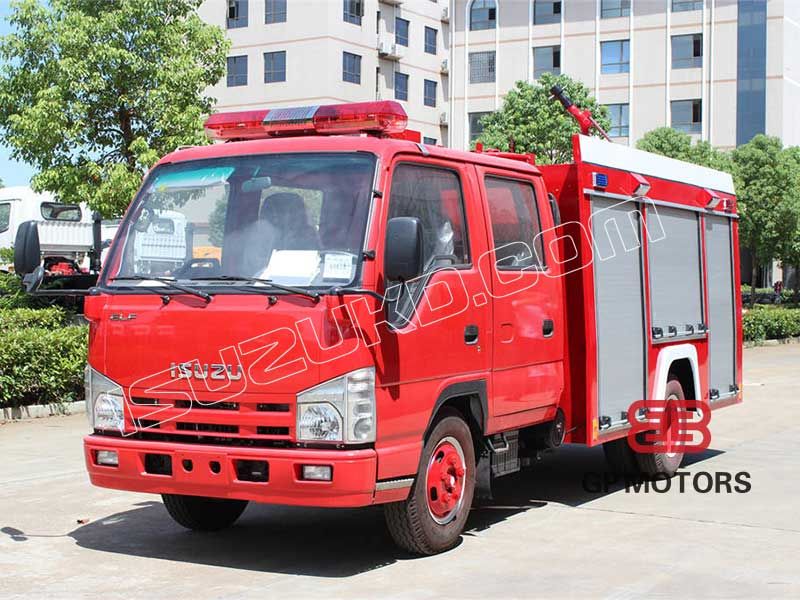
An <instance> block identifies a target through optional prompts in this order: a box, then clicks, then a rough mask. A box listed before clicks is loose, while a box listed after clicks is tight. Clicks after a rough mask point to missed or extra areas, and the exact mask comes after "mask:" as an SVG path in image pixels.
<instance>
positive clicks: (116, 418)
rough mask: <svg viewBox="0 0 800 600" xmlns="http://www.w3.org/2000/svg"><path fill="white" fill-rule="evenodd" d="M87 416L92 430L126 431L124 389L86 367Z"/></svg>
mask: <svg viewBox="0 0 800 600" xmlns="http://www.w3.org/2000/svg"><path fill="white" fill-rule="evenodd" d="M84 384H85V386H86V415H87V416H88V418H89V425H90V426H91V427H92V429H103V430H110V431H119V432H120V433H123V432H124V430H125V416H124V415H125V412H124V404H125V403H124V399H123V396H122V387H121V386H120V385H118V384H116V383H114V382H113V381H111V380H110V379H109V378H108V377H106V376H105V375H101V374H100V373H98V372H97V371H95V370H94V369H93V368H92V367H91V366H89V365H87V366H86V374H85V376H84Z"/></svg>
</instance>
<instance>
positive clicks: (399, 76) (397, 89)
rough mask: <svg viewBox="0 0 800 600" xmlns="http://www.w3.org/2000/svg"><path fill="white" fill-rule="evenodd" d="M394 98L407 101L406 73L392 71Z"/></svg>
mask: <svg viewBox="0 0 800 600" xmlns="http://www.w3.org/2000/svg"><path fill="white" fill-rule="evenodd" d="M394 99H395V100H406V101H408V75H406V74H405V73H400V72H399V71H395V72H394Z"/></svg>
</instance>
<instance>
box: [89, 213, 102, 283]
mask: <svg viewBox="0 0 800 600" xmlns="http://www.w3.org/2000/svg"><path fill="white" fill-rule="evenodd" d="M102 226H103V221H102V217H101V216H100V213H99V212H94V213H92V252H91V269H92V271H94V272H95V273H97V272H98V271H99V270H100V264H101V262H102V261H101V260H100V258H101V256H102V254H103V241H102V236H103V233H102Z"/></svg>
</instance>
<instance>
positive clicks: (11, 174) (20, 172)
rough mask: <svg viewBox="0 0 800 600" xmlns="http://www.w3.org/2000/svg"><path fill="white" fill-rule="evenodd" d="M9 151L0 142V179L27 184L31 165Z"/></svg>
mask: <svg viewBox="0 0 800 600" xmlns="http://www.w3.org/2000/svg"><path fill="white" fill-rule="evenodd" d="M10 10H11V9H10V8H9V7H8V0H0V35H5V34H7V33H8V32H9V27H8V23H6V17H7V16H8V14H9V12H10ZM10 155H11V152H10V150H9V149H8V148H7V147H6V146H3V145H2V144H0V179H2V180H3V183H4V184H5V185H6V186H12V185H28V183H29V182H30V180H31V177H32V176H33V174H34V170H33V167H31V166H30V165H27V164H25V163H20V162H17V161H15V160H12V159H11V156H10Z"/></svg>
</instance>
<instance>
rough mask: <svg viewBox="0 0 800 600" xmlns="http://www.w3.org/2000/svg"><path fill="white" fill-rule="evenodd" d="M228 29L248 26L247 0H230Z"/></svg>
mask: <svg viewBox="0 0 800 600" xmlns="http://www.w3.org/2000/svg"><path fill="white" fill-rule="evenodd" d="M226 23H227V26H228V29H236V28H238V27H247V0H228V18H227V20H226Z"/></svg>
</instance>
